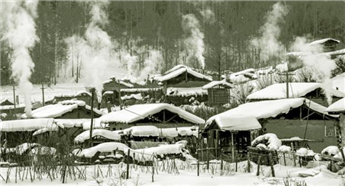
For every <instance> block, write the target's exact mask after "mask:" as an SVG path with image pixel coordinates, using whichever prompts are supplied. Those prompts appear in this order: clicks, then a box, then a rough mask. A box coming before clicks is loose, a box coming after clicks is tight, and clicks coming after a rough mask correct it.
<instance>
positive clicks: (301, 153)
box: [296, 148, 315, 157]
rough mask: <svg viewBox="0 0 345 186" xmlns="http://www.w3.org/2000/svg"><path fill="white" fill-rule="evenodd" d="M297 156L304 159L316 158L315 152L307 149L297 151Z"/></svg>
mask: <svg viewBox="0 0 345 186" xmlns="http://www.w3.org/2000/svg"><path fill="white" fill-rule="evenodd" d="M296 155H297V156H302V157H305V156H314V155H315V152H314V151H313V150H311V149H307V148H300V149H298V150H297V151H296Z"/></svg>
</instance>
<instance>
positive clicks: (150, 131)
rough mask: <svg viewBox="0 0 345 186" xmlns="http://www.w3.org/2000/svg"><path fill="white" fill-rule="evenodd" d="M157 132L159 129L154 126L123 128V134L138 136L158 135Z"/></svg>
mask: <svg viewBox="0 0 345 186" xmlns="http://www.w3.org/2000/svg"><path fill="white" fill-rule="evenodd" d="M159 132H160V131H159V129H158V128H157V127H155V126H134V127H131V128H128V129H124V130H123V133H124V134H127V135H132V136H138V137H149V136H152V137H158V136H159Z"/></svg>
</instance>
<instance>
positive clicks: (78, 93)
mask: <svg viewBox="0 0 345 186" xmlns="http://www.w3.org/2000/svg"><path fill="white" fill-rule="evenodd" d="M83 94H86V95H88V96H90V97H91V96H92V95H91V93H90V92H87V91H86V90H81V91H79V92H77V93H76V94H75V95H74V97H77V96H82V95H83Z"/></svg>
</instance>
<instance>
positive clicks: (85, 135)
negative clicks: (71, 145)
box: [74, 129, 121, 143]
mask: <svg viewBox="0 0 345 186" xmlns="http://www.w3.org/2000/svg"><path fill="white" fill-rule="evenodd" d="M95 136H101V137H104V138H106V139H111V140H121V136H120V135H119V134H118V133H117V132H113V131H110V130H106V129H94V130H92V137H95ZM88 139H90V131H89V130H87V131H84V132H82V133H80V134H79V135H78V136H76V137H75V138H74V142H76V143H83V142H84V141H85V140H88Z"/></svg>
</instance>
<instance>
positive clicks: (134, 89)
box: [120, 88, 162, 92]
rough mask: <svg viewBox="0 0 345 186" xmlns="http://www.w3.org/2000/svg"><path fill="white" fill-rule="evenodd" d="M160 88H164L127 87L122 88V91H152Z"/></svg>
mask: <svg viewBox="0 0 345 186" xmlns="http://www.w3.org/2000/svg"><path fill="white" fill-rule="evenodd" d="M158 90H162V88H125V89H121V90H120V92H150V91H158Z"/></svg>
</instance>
